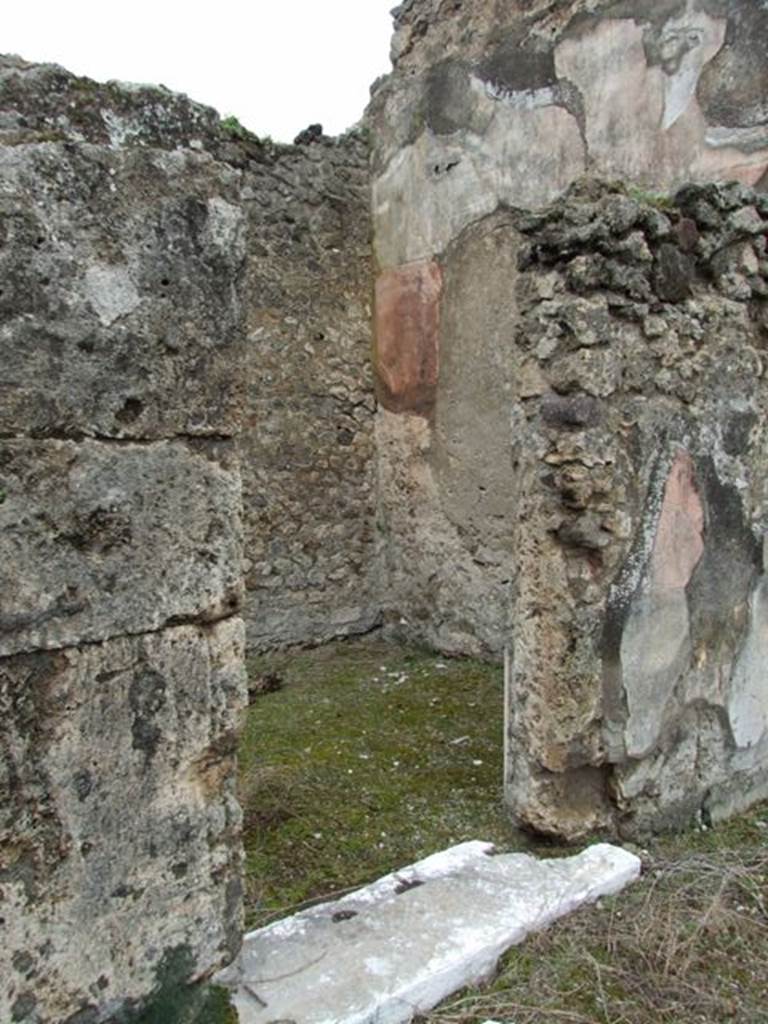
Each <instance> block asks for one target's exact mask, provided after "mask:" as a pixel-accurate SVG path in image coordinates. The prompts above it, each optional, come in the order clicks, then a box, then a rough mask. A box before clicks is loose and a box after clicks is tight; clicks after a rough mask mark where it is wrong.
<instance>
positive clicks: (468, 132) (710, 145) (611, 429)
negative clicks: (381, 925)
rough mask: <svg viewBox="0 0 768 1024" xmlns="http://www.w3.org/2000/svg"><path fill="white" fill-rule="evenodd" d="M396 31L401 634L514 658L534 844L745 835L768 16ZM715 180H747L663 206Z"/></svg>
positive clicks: (388, 299) (389, 373) (391, 499)
mask: <svg viewBox="0 0 768 1024" xmlns="http://www.w3.org/2000/svg"><path fill="white" fill-rule="evenodd" d="M395 17H396V24H397V30H396V34H395V39H394V43H393V59H394V63H395V70H394V72H393V74H392V75H391V76H390V77H389V78H388V79H386V80H385V81H384V82H383V83H382V84H381V85H380V86H379V88H378V89H377V91H376V92H375V94H374V97H373V101H372V106H371V122H372V126H373V137H374V154H373V174H374V181H373V213H374V233H375V257H376V262H377V273H378V284H377V310H376V322H377V328H376V331H377V338H376V373H377V382H378V389H379V396H380V400H381V405H382V410H381V411H380V413H379V418H378V425H377V431H378V441H379V460H380V481H381V501H382V510H381V516H382V520H383V522H384V523H385V526H386V555H387V568H388V574H389V575H388V583H389V590H388V592H389V595H390V596H389V601H390V606H391V612H392V614H393V615H394V614H395V613H397V616H398V618H400V619H401V620H402V624H403V626H404V627H405V628H407V629H408V630H409V631H410V632H411V634H412V635H415V636H418V637H420V638H423V639H426V640H428V641H430V642H432V643H435V644H437V645H438V646H439V647H441V648H442V649H444V650H447V651H462V652H472V653H485V654H490V655H495V656H498V655H500V653H501V651H502V649H503V648H504V647H505V646H506V645H509V647H510V649H511V651H512V654H513V658H512V667H511V686H510V691H511V695H512V696H511V701H512V707H511V708H510V709H509V711H510V730H511V735H510V737H509V743H510V762H509V763H510V777H509V778H508V779H507V780H506V787H507V796H508V800H509V802H510V805H511V807H512V811H513V813H514V815H515V816H516V817H517V819H518V820H519V821H520V822H521V823H523V824H525V825H527V826H530V827H533V828H535V829H537V830H539V831H543V832H548V833H552V834H557V835H565V836H568V837H572V838H574V837H577V836H581V835H583V834H585V833H586V832H588V831H590V830H592V829H596V828H609V829H623V830H624V831H627V832H637V831H642V830H646V829H648V828H656V827H665V826H668V825H675V824H679V823H682V822H684V821H687V820H690V818H691V817H693V816H695V815H696V814H699V815H702V814H703V815H705V816H706V815H714V816H717V815H718V814H721V813H727V811H728V810H729V809H732V808H733V807H735V806H738V805H739V804H743V803H744V802H748V801H750V800H754V799H756V798H757V797H758V796H759V795H760V794H761V793H763V792H764V791H765V778H766V776H765V766H766V763H767V762H768V748H766V743H768V739H766V731H765V728H764V725H758V724H757V723H758V722H760V723H762V722H763V718H762V717H761V716H762V715H763V711H762V709H763V708H764V707H765V706H766V705H767V704H768V696H766V693H765V686H764V682H763V681H762V677H761V676H760V674H759V673H757V672H756V669H755V668H754V666H755V665H756V664H757V661H756V658H757V657H758V655H757V653H756V652H757V651H758V649H761V648H760V645H761V643H763V640H762V639H757V637H758V635H759V636H760V637H762V635H763V632H762V626H760V625H759V623H760V622H761V621H762V619H761V615H762V612H761V611H760V597H759V595H760V593H761V592H762V591H761V589H760V587H761V584H760V583H759V579H760V574H761V572H762V560H761V557H759V552H760V550H761V548H762V537H763V534H764V531H765V526H766V524H765V522H764V519H765V509H764V504H763V502H764V497H763V490H762V487H763V484H762V479H763V474H764V466H763V459H762V456H761V440H760V439H761V437H762V432H763V430H764V423H765V420H764V416H765V409H764V403H763V397H762V384H760V383H759V382H760V381H761V379H762V357H761V356H760V355H759V352H760V349H761V347H762V345H763V341H762V335H761V332H763V331H764V329H765V328H764V324H765V319H764V318H765V312H764V309H763V305H764V298H765V294H766V285H765V280H766V278H765V275H766V258H765V257H766V254H765V244H764V243H765V229H766V209H765V202H764V199H761V198H760V196H759V195H757V194H755V193H753V192H751V191H750V189H749V188H747V187H745V186H755V187H757V188H758V189H759V188H761V187H762V186H763V185H764V184H765V182H766V180H767V179H766V168H768V107H767V106H766V98H765V97H766V90H765V87H764V82H765V67H764V53H765V48H766V45H768V12H766V11H764V10H758V9H757V7H756V6H755V5H754V4H751V3H746V2H744V3H725V2H720V0H688V2H686V0H679V2H677V0H669V2H666V0H665V2H663V3H658V2H655V0H654V2H651V0H647V2H645V0H636V2H633V3H631V4H630V3H624V2H603V3H597V4H595V3H592V2H590V3H586V2H582V0H571V2H568V3H563V4H558V5H555V7H554V8H553V7H552V5H551V4H547V3H543V2H542V3H538V2H534V3H530V4H529V3H526V4H522V3H519V4H508V3H507V4H499V3H497V2H495V0H475V2H473V3H456V2H453V0H451V2H449V0H406V2H405V3H403V4H402V5H401V7H400V8H399V9H398V10H397V11H396V12H395ZM761 55H763V56H761ZM590 179H591V181H590ZM597 179H609V180H615V179H619V180H620V181H621V183H622V184H620V185H613V186H612V185H607V186H606V185H597V184H595V181H596V180H597ZM714 179H727V180H729V181H731V182H735V183H738V184H733V185H731V186H729V187H728V188H724V189H714V191H712V190H711V189H710V190H708V189H707V188H706V187H703V188H702V189H700V190H698V191H697V189H696V188H691V189H689V190H688V191H687V192H685V193H683V194H681V196H680V199H679V201H677V202H675V203H671V202H668V201H663V200H662V199H661V198H660V197H661V195H662V194H664V195H667V194H670V193H674V192H676V190H678V189H679V188H680V186H682V185H683V184H684V183H686V182H691V181H692V182H698V183H701V184H702V186H703V185H704V184H705V183H706V182H709V181H712V180H714ZM552 204H554V205H552ZM715 367H719V372H718V371H716V370H715V369H714V368H715ZM750 367H751V369H750ZM739 423H741V424H742V427H741V428H740V427H738V425H737V424H739ZM723 545H725V549H727V550H728V551H729V552H730V555H729V558H730V559H731V565H732V571H731V572H726V571H725V567H724V565H723V564H722V562H718V558H719V557H720V556H718V555H717V551H718V549H720V550H722V549H723ZM716 565H719V566H720V568H719V569H718V568H715V566H716ZM705 580H706V581H707V582H705ZM727 623H730V625H726V624H727ZM747 665H749V666H752V667H751V668H747ZM748 679H749V682H748V681H747V680H748ZM739 694H741V696H739ZM747 705H749V707H750V708H751V709H752V710H751V712H749V713H747V712H746V710H745V709H746V707H747ZM739 708H741V710H738V709H739ZM734 716H735V717H734ZM747 718H749V719H750V721H751V722H752V725H751V726H750V727H749V729H747V728H746V725H745V723H746V720H747ZM739 723H741V725H739ZM745 729H746V731H745ZM747 732H748V733H749V735H747ZM738 793H741V794H742V795H741V796H740V797H737V794H738Z"/></svg>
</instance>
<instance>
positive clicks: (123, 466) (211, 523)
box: [0, 440, 242, 655]
mask: <svg viewBox="0 0 768 1024" xmlns="http://www.w3.org/2000/svg"><path fill="white" fill-rule="evenodd" d="M240 503H241V494H240V475H239V467H238V464H237V461H236V459H235V457H234V453H233V448H232V442H212V441H203V440H201V441H198V442H189V443H183V442H180V441H167V442H166V441H160V442H154V443H147V444H135V443H124V444H121V443H115V442H111V443H105V442H101V441H84V442H82V443H81V444H76V443H75V442H72V441H32V440H15V441H0V566H2V568H1V569H0V579H1V580H2V584H1V585H0V655H8V654H15V653H19V652H22V651H32V650H35V649H44V650H51V649H54V648H57V647H66V646H68V645H72V644H78V643H93V642H95V641H100V640H106V639H109V638H111V637H115V636H119V635H120V634H123V633H144V632H148V631H151V630H157V629H159V628H161V627H162V626H164V625H166V624H169V623H172V622H174V621H184V620H203V621H205V620H208V621H211V620H214V619H217V618H222V617H224V616H226V615H231V614H233V613H234V612H236V611H237V609H238V608H239V606H240V602H241V598H242V580H241V574H242V561H241V559H242V550H241V545H242V536H241V521H240Z"/></svg>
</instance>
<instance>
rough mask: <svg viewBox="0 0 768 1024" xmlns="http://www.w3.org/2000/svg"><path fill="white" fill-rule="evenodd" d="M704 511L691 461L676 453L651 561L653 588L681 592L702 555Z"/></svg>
mask: <svg viewBox="0 0 768 1024" xmlns="http://www.w3.org/2000/svg"><path fill="white" fill-rule="evenodd" d="M703 533H704V508H703V506H702V503H701V498H700V496H699V492H698V490H697V489H696V480H695V475H694V466H693V461H692V459H691V457H690V455H688V453H687V452H682V453H681V454H679V455H678V456H677V457H676V459H675V461H674V462H673V463H672V467H671V469H670V471H669V476H668V477H667V483H666V486H665V488H664V500H663V504H662V507H661V516H660V518H659V525H658V527H657V530H656V539H655V541H654V545H653V558H652V562H651V573H652V583H653V588H654V589H659V590H682V589H683V588H684V587H686V586H687V585H688V583H689V581H690V579H691V576H692V575H693V571H694V569H695V568H696V566H697V565H698V564H699V560H700V559H701V556H702V554H703V552H704V539H703Z"/></svg>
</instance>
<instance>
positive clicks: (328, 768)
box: [241, 640, 768, 1024]
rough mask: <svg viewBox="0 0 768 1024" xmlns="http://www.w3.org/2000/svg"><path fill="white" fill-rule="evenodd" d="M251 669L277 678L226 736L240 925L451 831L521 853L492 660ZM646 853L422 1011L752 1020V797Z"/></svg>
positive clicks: (443, 1019) (334, 658)
mask: <svg viewBox="0 0 768 1024" xmlns="http://www.w3.org/2000/svg"><path fill="white" fill-rule="evenodd" d="M250 669H251V673H252V675H253V676H259V675H263V674H264V673H276V674H277V675H279V676H280V677H281V679H282V683H283V686H282V689H280V690H279V691H277V692H274V693H267V694H263V695H261V696H259V697H257V698H256V699H255V701H254V703H253V705H252V706H251V708H250V710H249V713H248V716H247V724H246V727H245V730H244V735H243V741H242V747H241V783H242V784H241V799H242V801H243V804H244V813H245V839H246V885H247V904H248V911H247V916H248V925H249V927H256V926H258V925H260V924H264V923H266V922H267V921H269V920H270V919H272V918H273V917H275V916H279V915H280V914H282V913H287V912H290V911H291V910H293V909H295V907H296V906H298V905H300V904H302V903H304V902H305V901H311V900H315V899H318V898H323V897H327V896H330V895H332V894H334V893H336V892H338V891H340V890H346V889H349V888H353V887H356V886H358V885H360V884H363V883H365V882H368V881H370V880H372V879H374V878H376V877H378V876H380V875H382V874H384V873H386V872H388V871H391V870H394V869H396V868H399V867H402V866H403V865H405V864H408V863H410V862H412V861H413V860H416V859H418V858H419V857H422V856H425V855H427V854H429V853H433V852H435V851H436V850H439V849H441V848H443V847H445V846H448V845H450V844H452V843H456V842H460V841H462V840H465V839H487V840H490V841H492V842H494V843H496V844H497V845H498V846H499V847H500V848H501V849H505V850H509V849H520V848H524V847H526V846H527V847H530V845H531V844H530V841H529V840H526V838H525V837H524V836H522V835H520V834H519V833H518V832H516V831H515V830H514V829H513V828H512V826H511V825H510V823H509V820H508V818H507V815H506V813H505V811H504V808H503V804H502V800H501V774H502V771H501V770H502V732H501V730H502V679H501V672H500V670H499V668H498V667H496V666H491V665H485V664H482V663H478V662H471V661H460V660H448V659H441V658H439V657H436V656H435V655H434V654H431V653H429V652H426V651H422V650H416V649H408V648H402V647H393V646H389V645H385V644H383V643H381V642H378V641H375V640H364V641H354V642H348V643H338V644H331V645H329V646H327V647H324V648H320V649H317V650H313V651H304V652H299V653H290V654H276V655H270V656H265V657H261V658H257V659H254V660H253V662H252V663H251V665H250ZM541 852H542V853H546V854H548V855H549V854H551V853H553V852H555V851H554V850H553V849H552V848H551V847H548V848H545V849H543V850H542V851H541ZM563 852H564V851H563ZM644 858H645V863H646V870H645V873H644V876H643V878H642V879H641V881H640V882H638V883H637V884H636V885H635V886H633V887H631V888H630V889H628V890H626V891H625V892H624V893H622V894H620V895H619V896H618V897H615V898H612V899H608V900H603V901H601V903H600V905H599V906H598V907H595V908H592V909H589V910H585V911H582V912H580V913H579V914H575V915H573V916H572V917H570V918H568V919H567V920H565V921H563V922H561V923H560V924H559V925H557V926H555V927H553V928H551V929H550V930H549V931H547V932H545V933H543V934H541V935H539V936H535V937H533V938H532V939H529V940H528V941H527V942H526V943H524V944H523V945H522V946H521V947H519V948H517V949H514V950H512V951H511V952H510V953H509V954H508V955H507V956H506V957H505V958H504V960H503V962H502V964H501V965H500V970H499V973H498V975H497V977H496V978H495V980H494V981H493V982H491V983H490V984H489V985H486V986H484V987H481V988H478V989H474V990H471V991H468V992H464V993H461V994H459V995H458V996H456V997H455V998H453V999H452V1000H450V1001H449V1002H447V1003H446V1004H444V1005H443V1006H441V1007H439V1008H438V1009H437V1010H435V1011H433V1012H432V1013H431V1014H430V1015H428V1017H427V1018H425V1021H426V1022H428V1024H481V1022H484V1021H487V1020H497V1021H501V1022H504V1024H511V1022H514V1024H556V1022H560V1024H726V1022H731V1021H736V1020H738V1021H739V1022H744V1024H768V806H763V807H759V808H757V809H755V810H754V811H753V812H752V813H751V814H749V815H746V816H744V817H742V818H740V819H737V820H735V821H732V822H730V823H728V824H726V825H723V826H720V827H718V828H716V829H712V830H708V831H706V832H691V833H690V834H687V835H683V836H673V837H667V838H665V839H660V840H658V841H656V842H654V843H653V844H651V845H650V846H649V848H648V850H647V851H645V852H644Z"/></svg>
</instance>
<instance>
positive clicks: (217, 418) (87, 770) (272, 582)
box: [0, 58, 378, 1024]
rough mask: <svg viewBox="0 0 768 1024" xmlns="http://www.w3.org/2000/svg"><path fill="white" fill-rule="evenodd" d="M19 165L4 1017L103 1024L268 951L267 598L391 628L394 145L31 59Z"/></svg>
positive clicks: (17, 78) (13, 192) (15, 137)
mask: <svg viewBox="0 0 768 1024" xmlns="http://www.w3.org/2000/svg"><path fill="white" fill-rule="evenodd" d="M0 162H2V167H1V168H0V182H2V184H1V185H0V260H1V261H2V264H3V265H2V280H1V282H0V351H1V352H2V362H1V366H0V555H1V556H2V561H3V564H4V566H5V576H4V578H3V585H2V588H0V707H2V708H3V710H4V719H5V722H6V728H5V730H4V742H6V747H5V748H4V755H3V761H2V774H1V775H0V780H2V787H3V793H4V794H6V795H7V798H4V799H3V807H4V809H5V816H4V817H3V819H2V831H1V832H0V885H2V887H3V903H4V907H7V912H4V920H3V923H4V926H5V929H6V933H7V934H8V935H9V936H10V941H8V942H6V944H5V948H4V953H3V954H2V955H0V957H1V958H0V964H1V965H2V976H3V977H4V978H5V977H8V978H9V979H10V980H9V983H8V985H7V986H4V987H3V989H2V991H0V1017H2V1019H3V1020H5V1019H9V1020H13V1021H22V1022H24V1024H43V1022H47V1021H56V1022H61V1021H64V1020H65V1019H66V1020H69V1018H70V1017H71V1018H72V1020H73V1021H74V1020H75V1019H76V1020H77V1021H78V1024H86V1022H91V1021H94V1022H95V1021H101V1020H104V1019H106V1018H107V1017H111V1015H113V1014H114V1013H117V1012H118V1010H119V1009H120V1007H121V1006H123V1005H125V1006H126V1007H129V1008H130V1007H131V1006H133V1005H134V1004H136V1005H138V1004H139V1003H140V1002H141V1001H142V1000H143V999H144V998H145V997H147V996H148V995H153V998H154V997H156V998H160V997H161V996H162V993H163V992H164V991H165V990H166V989H167V988H168V986H170V985H173V986H176V988H177V989H179V987H180V986H183V984H184V983H185V982H186V981H189V980H190V979H191V980H197V979H199V978H203V977H206V976H207V975H209V974H210V973H211V971H212V970H213V969H214V968H215V967H217V966H219V965H220V964H221V963H222V962H224V961H225V960H226V959H228V958H229V957H230V956H231V955H233V954H234V952H235V951H236V949H237V946H238V943H239V927H240V878H239V874H240V844H239V811H238V809H237V805H236V802H235V799H234V793H233V786H234V763H235V762H234V755H235V742H236V724H237V715H238V711H239V709H240V707H241V705H242V700H243V690H244V673H243V655H244V648H245V643H246V637H245V635H244V630H243V623H242V621H241V618H240V615H241V613H242V612H245V617H246V619H247V626H248V630H247V633H248V639H249V642H250V646H251V647H253V648H257V649H258V648H268V647H274V646H279V645H282V644H287V643H309V642H318V641H321V640H324V639H328V638H330V637H333V636H338V635H343V634H346V633H350V632H355V631H364V630H366V629H369V628H370V627H371V626H372V625H373V624H374V623H375V622H376V620H377V617H378V599H377V589H376V584H377V577H376V570H377V556H376V538H375V531H374V528H373V524H374V516H375V508H374V472H375V460H374V458H373V422H374V416H373V414H374V398H373V387H372V374H371V370H370V358H369V351H370V292H371V285H370V212H369V189H368V181H369V178H368V171H367V142H366V139H365V136H364V133H362V132H360V131H358V132H351V133H349V134H348V135H347V136H345V137H344V138H343V139H340V140H331V139H327V138H325V137H324V136H322V134H321V133H318V132H316V131H314V132H308V133H306V144H304V145H301V146H293V147H279V146H274V145H273V144H271V143H269V142H261V141H260V140H259V139H257V138H256V137H255V136H253V135H251V134H250V133H248V132H246V131H244V130H243V129H242V128H240V127H239V126H238V125H237V124H236V123H232V122H230V123H226V122H225V123H222V122H220V120H219V118H218V115H217V114H216V113H215V112H214V111H212V110H209V109H208V108H205V107H201V106H199V105H197V104H194V103H192V102H190V101H189V100H188V99H187V98H186V97H183V96H177V95H175V94H173V93H170V92H169V91H168V90H165V89H163V88H155V87H150V86H124V85H120V84H118V83H109V84H107V85H104V86H100V85H96V84H95V83H93V82H90V81H89V80H87V79H82V78H77V77H75V76H73V75H71V74H69V73H68V72H66V71H64V70H63V69H61V68H57V67H54V66H35V65H30V64H27V63H25V62H24V61H22V60H20V59H18V58H2V59H0ZM241 471H242V484H241ZM243 513H244V514H243ZM244 547H245V551H243V548H244ZM81 936H86V937H87V938H86V939H84V940H83V941H81ZM121 1012H122V1011H121ZM79 1014H82V1016H79ZM121 1020H122V1018H121Z"/></svg>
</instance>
